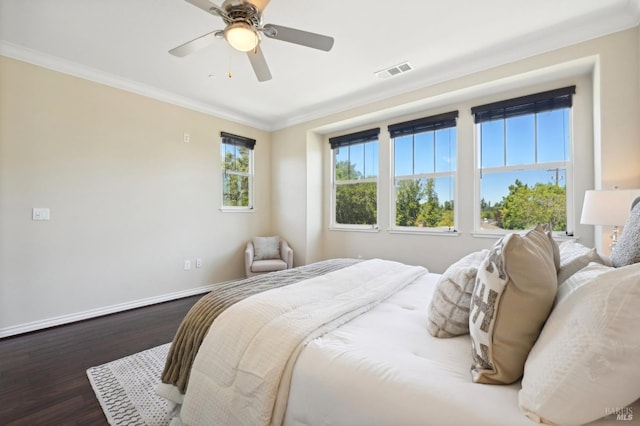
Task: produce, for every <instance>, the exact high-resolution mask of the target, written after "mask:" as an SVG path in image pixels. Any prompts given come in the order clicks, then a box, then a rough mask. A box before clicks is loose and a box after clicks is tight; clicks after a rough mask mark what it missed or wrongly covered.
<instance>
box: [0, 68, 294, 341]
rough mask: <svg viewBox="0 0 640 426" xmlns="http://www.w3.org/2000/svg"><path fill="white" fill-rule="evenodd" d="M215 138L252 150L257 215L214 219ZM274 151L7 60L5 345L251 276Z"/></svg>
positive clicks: (245, 130) (1, 328)
mask: <svg viewBox="0 0 640 426" xmlns="http://www.w3.org/2000/svg"><path fill="white" fill-rule="evenodd" d="M220 131H227V132H231V133H235V134H239V135H243V136H247V137H252V138H255V139H257V144H256V148H255V159H256V161H255V173H256V179H255V181H256V183H255V194H256V200H255V206H256V209H255V212H254V213H222V212H221V211H220V210H219V208H220V199H221V197H220V188H221V174H220V154H219V149H220V148H219V146H220V138H219V133H220ZM185 132H187V133H189V134H190V143H188V144H186V143H184V142H183V134H184V133H185ZM270 138H271V135H270V134H269V133H268V132H264V131H260V130H256V129H253V128H249V127H246V126H242V125H238V124H235V123H232V122H228V121H225V120H221V119H218V118H215V117H211V116H209V115H206V114H202V113H198V112H193V111H190V110H187V109H184V108H179V107H176V106H172V105H169V104H166V103H163V102H159V101H156V100H152V99H149V98H145V97H142V96H139V95H135V94H132V93H128V92H125V91H122V90H118V89H114V88H111V87H107V86H103V85H100V84H97V83H93V82H90V81H87V80H82V79H79V78H75V77H71V76H69V75H64V74H60V73H57V72H54V71H50V70H46V69H43V68H40V67H37V66H34V65H29V64H26V63H24V62H19V61H16V60H12V59H8V58H4V57H0V335H2V334H3V332H4V334H7V333H9V334H10V333H11V331H12V330H13V329H12V327H14V328H15V327H21V326H24V325H25V324H26V325H27V329H28V328H29V327H30V326H33V325H34V323H36V324H35V326H36V327H37V326H38V325H39V322H41V321H43V322H44V323H43V324H44V325H48V324H50V323H51V322H52V321H53V322H55V321H56V319H61V320H62V321H63V322H64V320H66V319H69V317H68V316H74V315H78V314H80V315H81V314H82V313H83V312H87V311H90V312H93V313H95V312H94V311H95V310H98V311H100V310H101V309H105V307H107V308H108V307H113V306H120V305H122V304H124V305H128V304H131V303H132V302H136V301H142V302H143V303H144V302H145V301H146V302H148V301H150V300H156V299H158V298H162V297H171V296H172V295H176V294H182V292H186V293H189V292H192V291H194V289H198V288H201V287H203V286H206V285H209V284H213V283H217V282H223V281H227V280H230V279H233V278H239V277H241V276H243V271H244V269H243V263H242V258H243V257H242V252H243V249H244V243H245V241H246V240H247V239H249V238H250V237H252V236H254V235H261V234H267V233H269V232H270V231H271V147H270V145H271V141H270ZM303 167H304V166H303ZM33 207H48V208H50V213H51V220H50V221H48V222H45V221H43V222H38V221H32V220H31V209H32V208H33ZM198 257H200V258H202V259H203V267H202V268H201V269H192V270H191V271H184V270H183V261H184V260H185V259H191V261H192V262H193V263H194V265H193V267H194V268H195V259H196V258H198ZM40 325H42V324H40ZM18 330H20V328H18ZM13 331H15V330H13Z"/></svg>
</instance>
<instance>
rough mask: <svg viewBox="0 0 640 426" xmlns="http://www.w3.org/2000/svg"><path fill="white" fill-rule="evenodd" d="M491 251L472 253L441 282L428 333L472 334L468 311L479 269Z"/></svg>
mask: <svg viewBox="0 0 640 426" xmlns="http://www.w3.org/2000/svg"><path fill="white" fill-rule="evenodd" d="M488 253H489V250H486V249H485V250H481V251H478V252H475V253H471V254H469V255H467V256H465V257H463V258H462V259H460V260H458V261H457V262H456V263H454V264H452V265H451V266H449V267H448V268H447V270H446V271H445V272H444V274H442V276H441V277H440V279H438V284H437V285H436V289H435V291H434V293H433V297H432V298H431V303H430V304H429V314H428V318H427V319H428V321H427V330H429V333H431V335H432V336H435V337H454V336H460V335H463V334H467V333H468V332H469V307H470V305H471V294H472V293H473V286H474V283H475V281H476V274H477V273H478V266H480V263H481V262H482V261H483V260H484V258H485V257H487V254H488Z"/></svg>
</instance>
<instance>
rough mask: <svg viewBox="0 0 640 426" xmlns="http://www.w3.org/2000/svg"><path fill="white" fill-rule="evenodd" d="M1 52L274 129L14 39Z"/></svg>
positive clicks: (3, 44) (1, 43)
mask: <svg viewBox="0 0 640 426" xmlns="http://www.w3.org/2000/svg"><path fill="white" fill-rule="evenodd" d="M0 56H6V57H8V58H12V59H16V60H19V61H22V62H27V63H30V64H33V65H37V66H40V67H43V68H47V69H50V70H53V71H57V72H60V73H63V74H68V75H71V76H74V77H78V78H82V79H84V80H89V81H93V82H95V83H99V84H104V85H106V86H110V87H113V88H116V89H121V90H125V91H127V92H131V93H135V94H137V95H140V96H144V97H147V98H151V99H155V100H158V101H161V102H166V103H168V104H172V105H176V106H179V107H182V108H186V109H190V110H193V111H197V112H201V113H204V114H207V115H211V116H214V117H217V118H222V119H225V120H229V121H233V122H235V123H238V124H242V125H245V126H249V127H253V128H256V129H259V130H266V131H270V130H271V128H270V126H269V124H268V123H263V122H259V121H256V120H249V119H247V118H246V117H242V116H240V115H236V114H230V113H229V112H228V111H224V110H221V109H219V108H214V107H212V106H211V105H209V104H206V103H204V102H200V101H196V100H194V99H190V98H187V97H184V96H180V95H177V94H175V93H172V92H169V91H166V90H162V89H158V88H157V87H153V86H149V85H146V84H143V83H140V82H137V81H133V80H129V79H126V78H123V77H120V76H117V75H114V74H110V73H107V72H104V71H100V70H98V69H95V68H91V67H87V66H85V65H81V64H78V63H76V62H73V61H69V60H66V59H62V58H59V57H57V56H53V55H49V54H46V53H43V52H40V51H37V50H34V49H29V48H26V47H24V46H20V45H17V44H14V43H9V42H7V41H4V40H0Z"/></svg>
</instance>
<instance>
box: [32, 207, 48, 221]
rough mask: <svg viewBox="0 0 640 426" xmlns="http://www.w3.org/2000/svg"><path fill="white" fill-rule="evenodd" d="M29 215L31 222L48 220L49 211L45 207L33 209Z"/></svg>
mask: <svg viewBox="0 0 640 426" xmlns="http://www.w3.org/2000/svg"><path fill="white" fill-rule="evenodd" d="M31 215H32V216H31V219H32V220H49V209H48V208H47V207H34V208H33V210H32V212H31Z"/></svg>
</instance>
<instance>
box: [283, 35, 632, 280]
mask: <svg viewBox="0 0 640 426" xmlns="http://www.w3.org/2000/svg"><path fill="white" fill-rule="evenodd" d="M638 44H639V39H638V28H635V29H631V30H628V31H624V32H620V33H617V34H613V35H610V36H607V37H602V38H599V39H595V40H592V41H589V42H585V43H582V44H579V45H576V46H572V47H569V48H564V49H560V50H557V51H553V52H550V53H546V54H543V55H539V56H536V57H533V58H528V59H525V60H522V61H518V62H515V63H511V64H507V65H504V66H501V67H497V68H494V69H490V70H486V71H483V72H479V73H476V74H473V75H469V76H466V77H462V78H459V79H455V80H451V81H447V82H443V83H441V84H437V85H434V86H430V87H425V88H423V89H420V90H416V91H413V92H410V93H406V94H403V95H399V96H396V97H394V98H391V99H386V100H384V101H381V102H377V103H373V104H370V105H364V106H361V107H359V108H355V109H353V110H349V111H345V112H343V113H340V114H335V115H332V116H329V117H325V118H322V119H318V120H314V121H311V122H307V123H304V124H300V125H297V126H293V127H291V128H287V129H284V130H281V131H276V132H274V134H273V155H274V162H275V161H277V160H276V159H277V157H278V155H279V153H286V152H296V153H298V155H307V156H309V155H314V156H315V155H316V154H315V153H310V152H309V143H308V141H309V138H308V137H307V138H305V135H307V134H315V136H313V140H314V145H315V141H316V140H317V139H318V138H323V139H325V142H323V143H322V144H321V145H322V147H321V149H322V150H323V167H322V171H321V172H320V173H322V176H317V175H316V174H317V173H319V172H318V171H317V169H313V170H312V169H309V170H308V171H307V174H308V176H307V181H308V182H309V184H308V185H307V194H303V193H299V194H298V195H296V196H295V197H294V196H293V195H292V194H287V195H285V194H284V192H288V188H287V187H286V185H276V186H275V188H274V197H275V198H274V199H277V200H278V202H275V203H274V205H273V207H274V211H273V217H274V226H275V227H276V228H277V229H287V230H288V231H289V232H290V233H294V234H300V235H303V234H304V233H305V230H306V229H308V226H309V223H308V222H307V221H308V220H309V219H308V216H304V215H299V216H296V217H289V216H288V214H287V212H288V211H289V210H290V209H291V208H294V209H297V208H300V209H302V208H303V207H304V203H305V200H306V197H313V196H314V194H315V193H317V192H322V193H323V212H324V214H323V225H322V230H321V234H322V246H323V250H322V256H320V255H319V254H318V252H317V251H314V254H313V255H311V253H309V255H308V256H307V257H306V258H305V259H304V261H305V262H311V261H315V260H319V259H320V258H331V257H341V256H348V257H355V256H362V257H363V258H370V257H384V258H391V259H397V260H401V261H404V262H407V263H413V264H420V265H424V266H426V267H428V268H429V269H430V270H432V271H434V272H442V271H444V269H446V267H447V266H448V265H450V264H451V263H452V262H453V261H455V260H456V259H458V258H460V257H461V256H462V255H464V254H467V253H469V252H471V251H473V250H477V249H479V248H482V247H488V246H490V245H491V244H493V242H494V241H495V239H487V238H479V237H477V236H474V235H472V232H473V217H472V215H469V214H467V213H460V212H469V211H471V210H472V209H473V205H474V201H473V188H469V187H465V188H458V197H459V215H458V225H459V227H458V228H459V231H460V232H459V234H458V236H457V237H450V236H434V235H406V234H392V233H389V232H388V222H389V213H388V211H387V209H388V199H389V195H388V188H389V185H390V183H389V182H388V181H387V180H385V179H381V180H380V183H379V185H380V191H379V197H380V199H381V206H382V210H381V211H380V212H379V217H380V232H374V233H365V232H345V231H334V230H330V229H329V200H330V188H329V185H328V183H329V177H330V172H331V171H330V149H329V146H328V144H327V143H326V136H327V135H331V134H339V133H340V132H343V133H347V132H349V131H351V130H357V129H359V128H366V127H367V126H371V125H375V126H377V125H382V129H383V132H382V134H381V147H380V152H381V176H385V167H387V166H386V164H387V163H388V161H389V159H388V134H385V132H386V127H385V126H386V124H388V123H389V122H394V121H395V122H397V121H401V120H402V119H406V118H410V117H414V116H425V115H430V114H435V113H438V112H442V111H447V110H450V109H451V107H455V108H459V109H460V112H461V113H460V118H459V122H458V123H459V124H458V146H459V158H458V170H459V181H461V182H462V181H464V182H469V179H468V177H469V174H471V173H473V167H474V166H473V165H474V160H473V158H474V153H473V149H472V148H469V147H470V146H473V125H472V119H471V116H470V114H469V110H468V109H469V107H470V106H472V105H477V104H479V103H484V102H490V101H493V100H499V99H501V98H502V99H503V98H505V97H509V96H517V95H519V94H526V93H531V92H532V91H535V90H545V89H548V88H555V87H561V85H566V84H577V85H578V93H577V95H576V97H575V99H576V106H575V108H574V129H573V130H574V143H575V155H576V159H575V161H576V163H577V164H579V165H580V166H579V169H577V170H576V175H575V181H574V184H575V185H576V197H575V199H576V201H575V203H574V205H573V206H570V209H571V210H573V211H572V212H571V213H570V214H571V216H572V217H573V219H574V222H575V231H576V235H577V236H578V237H579V238H580V241H581V242H583V243H585V244H586V245H593V244H596V245H597V246H598V247H601V248H602V246H603V244H602V241H601V235H602V231H601V230H600V229H598V232H594V229H593V227H588V226H582V225H579V217H580V214H581V208H582V201H583V195H582V194H583V193H584V190H585V189H589V188H594V187H595V188H610V187H612V186H613V185H618V186H620V187H622V188H632V187H635V188H638V187H640V167H639V166H640V143H639V142H638V141H640V123H639V121H638V119H637V118H638V117H639V116H640V105H639V97H640V91H639V71H638V52H639V46H638ZM385 138H386V139H385ZM465 147H466V148H465ZM305 150H306V151H307V152H304V151H305ZM299 171H300V170H298V169H294V168H290V167H287V168H281V169H279V170H278V171H276V172H275V173H277V174H278V181H279V182H283V183H284V182H292V181H293V180H298V179H300V177H299V176H297V175H296V174H297V173H299ZM310 174H314V175H313V176H309V175H310ZM312 181H313V182H316V183H315V185H311V184H310V182H312ZM300 190H302V188H300ZM285 217H286V220H285V219H284V218H285ZM303 240H304V239H303V238H301V239H300V242H302V241H303ZM297 248H298V249H299V250H301V249H302V247H297ZM603 251H606V249H605V250H603Z"/></svg>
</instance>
